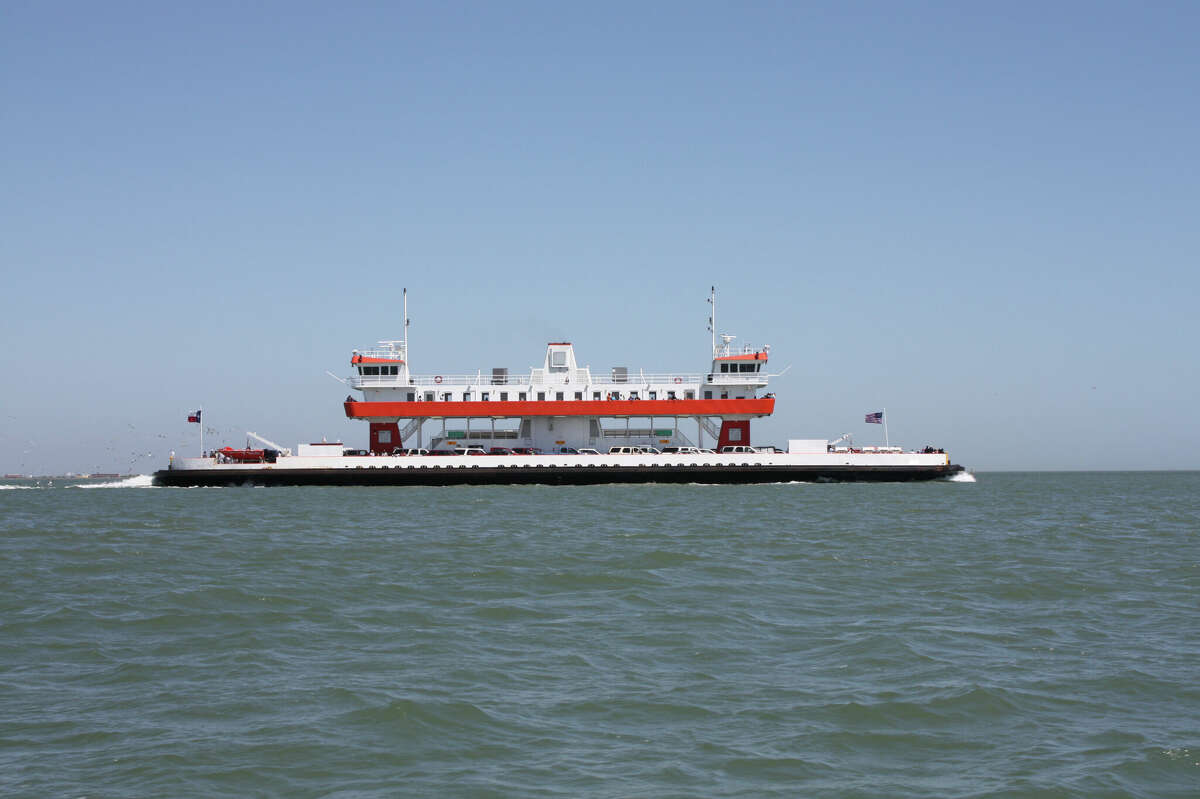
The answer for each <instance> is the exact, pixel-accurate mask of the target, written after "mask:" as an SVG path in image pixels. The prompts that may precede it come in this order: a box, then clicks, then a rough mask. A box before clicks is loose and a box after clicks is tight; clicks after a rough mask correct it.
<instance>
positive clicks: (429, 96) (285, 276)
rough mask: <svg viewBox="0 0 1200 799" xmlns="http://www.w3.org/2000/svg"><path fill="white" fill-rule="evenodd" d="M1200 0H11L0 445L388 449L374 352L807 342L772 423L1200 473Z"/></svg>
mask: <svg viewBox="0 0 1200 799" xmlns="http://www.w3.org/2000/svg"><path fill="white" fill-rule="evenodd" d="M1197 29H1200V5H1197V4H1195V3H1151V4H1135V3H1119V4H1117V3H1069V2H1062V3H1052V4H1044V3H1010V4H1002V5H995V4H993V5H992V6H986V7H985V5H984V4H966V3H903V4H901V3H838V4H820V5H816V4H814V5H805V4H801V3H756V4H750V5H747V4H739V3H695V2H689V3H665V2H664V3H654V4H640V3H639V4H635V3H630V4H622V3H605V4H596V5H593V6H592V7H586V6H584V5H583V4H567V3H549V2H546V3H513V4H500V3H449V4H438V5H437V6H436V7H435V6H429V5H427V4H426V5H417V4H412V5H405V4H398V3H379V4H362V3H355V4H336V5H335V4H320V5H316V4H303V3H286V4H285V3H277V4H273V3H262V4H251V5H249V6H247V5H246V4H220V3H210V4H202V5H201V6H186V5H184V4H152V3H144V4H121V3H110V4H95V3H24V4H18V3H9V4H5V5H4V6H3V7H2V8H0V114H2V120H3V125H2V126H0V129H2V131H3V132H2V133H0V135H2V136H3V143H4V146H3V148H0V174H2V175H3V184H4V190H3V191H2V192H0V270H2V274H3V287H4V290H3V292H2V294H0V335H2V341H3V345H4V346H3V347H2V349H0V396H3V397H4V398H5V399H4V401H3V403H2V406H3V413H2V414H0V417H2V418H0V470H3V471H24V472H30V471H32V472H61V471H65V470H83V471H88V470H102V471H110V470H120V471H125V470H126V469H130V468H132V469H133V470H134V471H142V472H145V471H149V470H150V469H151V468H155V467H157V466H160V465H161V464H162V463H164V462H165V459H166V454H167V452H168V451H169V450H170V449H172V448H175V449H180V450H186V449H190V450H195V449H196V447H197V444H198V442H197V441H196V438H195V436H196V426H195V425H190V426H189V425H187V424H186V422H185V421H184V419H185V416H186V414H187V413H188V412H189V411H192V410H194V409H195V408H196V407H199V406H201V405H202V406H203V407H204V409H205V413H206V416H207V421H208V422H209V425H208V426H212V427H214V428H216V429H217V430H220V431H221V432H222V433H224V434H225V435H224V436H223V437H222V438H221V440H220V441H219V442H218V441H217V440H215V438H212V437H210V439H209V442H210V443H232V444H237V443H240V441H241V440H242V438H241V431H244V430H256V431H258V432H260V433H264V434H266V435H267V436H268V437H270V438H272V439H274V440H277V441H280V442H281V443H286V444H292V443H294V442H296V441H298V440H308V439H319V438H320V437H321V436H326V437H328V438H330V440H333V439H335V438H342V439H343V440H345V441H347V442H355V443H360V444H361V443H362V442H365V440H366V429H365V425H361V424H355V423H351V422H348V421H346V420H345V419H344V418H343V416H342V412H341V406H340V401H341V399H342V398H343V397H344V396H345V393H346V391H345V389H344V387H342V386H340V385H338V384H337V383H335V382H334V381H333V380H331V379H330V378H329V377H328V376H327V375H325V370H327V369H328V370H331V371H333V372H335V373H338V374H346V373H347V372H348V364H347V359H348V356H349V352H350V350H351V349H353V348H355V347H363V346H368V345H370V344H372V343H373V342H375V341H376V340H378V339H381V338H389V337H395V336H399V335H400V330H401V320H400V317H401V313H400V289H401V287H403V286H407V287H408V289H409V291H410V314H411V316H412V318H413V325H412V328H411V329H410V333H411V337H412V342H413V351H412V361H413V367H414V370H416V371H417V372H420V373H435V372H461V371H474V370H476V369H479V368H484V369H487V368H491V367H492V366H508V367H509V368H510V369H512V370H523V369H526V368H528V367H529V366H530V365H533V364H535V363H539V362H540V360H541V357H542V352H543V348H544V343H545V342H546V341H549V340H560V339H567V340H571V341H573V342H575V344H576V350H577V352H578V355H579V358H580V361H581V363H584V364H590V365H591V366H592V367H593V368H597V369H604V370H607V368H608V367H609V366H612V365H618V364H621V365H628V366H631V367H634V368H639V367H644V368H646V369H647V370H669V369H685V368H687V369H696V370H700V369H703V368H704V366H705V364H706V359H707V355H708V342H709V338H708V333H707V331H706V329H705V319H706V316H707V305H706V304H705V302H704V300H705V297H706V295H707V290H708V287H709V286H710V285H712V284H716V285H717V287H718V291H719V302H720V317H721V318H720V326H721V328H722V330H724V331H727V332H730V333H735V334H737V335H739V336H740V337H742V338H743V339H745V340H748V341H750V342H752V343H755V344H762V343H769V344H771V345H772V355H773V360H774V361H776V362H777V364H778V365H779V367H781V368H782V367H783V366H786V365H788V364H790V365H791V367H792V368H791V370H790V371H789V372H788V373H787V374H786V375H785V376H784V377H782V378H779V379H777V380H776V381H775V382H774V384H773V388H774V390H775V391H776V393H777V394H778V397H779V402H778V405H777V411H776V415H775V416H774V417H773V418H771V419H770V420H766V421H764V422H760V423H756V426H755V428H754V437H755V439H756V440H757V441H760V442H762V443H768V442H782V441H783V440H785V439H786V438H788V437H814V438H815V437H822V436H829V437H833V436H836V435H839V434H841V433H844V432H853V433H854V434H855V436H856V439H857V440H860V441H864V442H870V441H871V440H872V439H873V438H874V437H876V436H878V433H879V432H880V431H879V429H878V428H877V427H874V426H867V425H864V424H863V421H862V420H863V414H864V412H866V411H871V410H878V409H880V408H883V407H886V408H887V409H888V414H889V429H890V433H891V437H892V439H893V441H899V442H900V443H904V444H907V445H914V446H919V445H924V444H926V443H933V444H937V445H940V446H945V447H947V448H948V449H950V450H951V452H952V453H953V454H954V456H955V460H956V461H958V462H961V463H964V464H966V465H967V466H969V467H971V468H976V469H981V470H986V469H1014V468H1035V469H1063V468H1074V469H1090V468H1098V469H1113V468H1200V454H1198V453H1200V431H1198V425H1197V423H1196V422H1195V420H1194V419H1193V418H1192V416H1191V406H1192V405H1193V404H1194V401H1195V398H1196V397H1197V396H1198V395H1200V377H1198V370H1197V367H1196V356H1195V353H1194V350H1195V343H1196V341H1197V340H1198V339H1200V323H1198V322H1197V316H1198V314H1197V310H1196V309H1197V298H1198V297H1200V278H1198V277H1197V269H1196V262H1197V257H1196V253H1197V252H1198V251H1200V247H1198V245H1200V233H1198V226H1197V218H1198V213H1197V212H1198V211H1200V203H1198V201H1197V200H1198V197H1197V191H1198V189H1197V187H1198V186H1200V174H1198V169H1197V164H1198V158H1197V145H1196V142H1197V141H1200V124H1198V122H1200V116H1198V115H1200V112H1198V111H1197V103H1196V99H1195V98H1196V92H1197V86H1198V85H1200V63H1198V61H1200V56H1198V55H1197V48H1196V47H1195V32H1196V30H1197Z"/></svg>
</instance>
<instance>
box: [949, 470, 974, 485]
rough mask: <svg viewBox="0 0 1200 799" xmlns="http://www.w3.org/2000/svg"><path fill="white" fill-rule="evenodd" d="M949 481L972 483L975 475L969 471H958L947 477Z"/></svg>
mask: <svg viewBox="0 0 1200 799" xmlns="http://www.w3.org/2000/svg"><path fill="white" fill-rule="evenodd" d="M948 479H949V481H950V482H951V483H974V482H975V475H973V474H971V473H970V472H959V473H958V474H955V475H952V476H951V477H949V478H948Z"/></svg>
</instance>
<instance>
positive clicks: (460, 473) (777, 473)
mask: <svg viewBox="0 0 1200 799" xmlns="http://www.w3.org/2000/svg"><path fill="white" fill-rule="evenodd" d="M962 471H963V467H962V466H959V465H958V464H939V465H934V466H924V465H921V466H863V465H833V464H829V465H786V466H780V465H760V464H755V465H720V466H718V465H694V466H674V465H666V464H663V465H645V466H584V465H580V466H554V465H545V466H498V467H489V466H471V467H457V468H439V467H428V468H408V469H388V468H350V469H346V468H314V469H295V468H293V469H270V468H229V469H220V470H215V469H163V470H162V471H159V472H155V474H154V483H155V485H160V486H237V485H250V486H301V485H352V486H397V485H410V486H451V485H521V484H524V485H602V484H605V483H706V484H707V483H725V484H750V483H787V482H806V483H811V482H855V483H898V482H899V483H904V482H915V481H923V480H938V479H943V478H947V477H952V476H953V475H955V474H958V473H959V472H962Z"/></svg>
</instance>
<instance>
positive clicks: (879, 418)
mask: <svg viewBox="0 0 1200 799" xmlns="http://www.w3.org/2000/svg"><path fill="white" fill-rule="evenodd" d="M865 421H866V423H867V424H883V411H876V412H875V413H868V414H867V418H866V420H865Z"/></svg>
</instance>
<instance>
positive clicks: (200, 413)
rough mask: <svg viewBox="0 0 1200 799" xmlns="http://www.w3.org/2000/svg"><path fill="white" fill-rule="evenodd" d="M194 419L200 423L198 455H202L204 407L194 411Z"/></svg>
mask: <svg viewBox="0 0 1200 799" xmlns="http://www.w3.org/2000/svg"><path fill="white" fill-rule="evenodd" d="M196 421H198V422H199V423H200V457H201V458H203V457H204V408H201V409H200V410H198V411H196Z"/></svg>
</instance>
